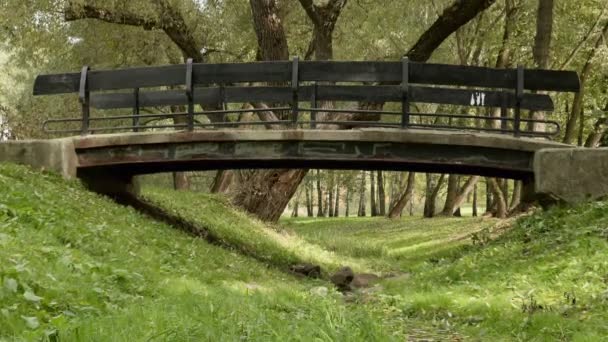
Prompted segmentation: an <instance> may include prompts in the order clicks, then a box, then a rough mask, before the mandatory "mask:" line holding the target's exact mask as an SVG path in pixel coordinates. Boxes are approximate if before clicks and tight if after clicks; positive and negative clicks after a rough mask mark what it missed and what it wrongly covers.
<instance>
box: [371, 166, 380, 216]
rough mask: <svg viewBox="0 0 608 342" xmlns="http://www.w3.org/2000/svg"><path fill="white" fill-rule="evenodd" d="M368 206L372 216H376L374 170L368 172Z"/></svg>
mask: <svg viewBox="0 0 608 342" xmlns="http://www.w3.org/2000/svg"><path fill="white" fill-rule="evenodd" d="M369 184H370V185H369V206H370V212H371V214H372V216H378V207H377V206H376V180H375V177H374V171H370V172H369Z"/></svg>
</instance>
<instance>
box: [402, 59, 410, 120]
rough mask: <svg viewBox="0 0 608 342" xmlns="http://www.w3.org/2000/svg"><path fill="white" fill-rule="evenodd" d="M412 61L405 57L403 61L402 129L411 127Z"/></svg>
mask: <svg viewBox="0 0 608 342" xmlns="http://www.w3.org/2000/svg"><path fill="white" fill-rule="evenodd" d="M409 64H410V59H409V58H407V57H403V59H402V60H401V72H402V74H401V128H407V127H409V125H410V99H409V90H410V67H409Z"/></svg>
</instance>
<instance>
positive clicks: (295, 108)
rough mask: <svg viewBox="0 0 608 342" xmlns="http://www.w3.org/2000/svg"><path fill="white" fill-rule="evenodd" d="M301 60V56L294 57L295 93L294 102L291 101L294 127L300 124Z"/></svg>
mask: <svg viewBox="0 0 608 342" xmlns="http://www.w3.org/2000/svg"><path fill="white" fill-rule="evenodd" d="M299 61H300V58H299V57H294V58H293V63H292V67H291V91H292V94H293V98H292V103H291V120H292V121H293V126H294V128H297V126H298V87H299V79H300V77H299V75H298V71H299V69H298V63H299Z"/></svg>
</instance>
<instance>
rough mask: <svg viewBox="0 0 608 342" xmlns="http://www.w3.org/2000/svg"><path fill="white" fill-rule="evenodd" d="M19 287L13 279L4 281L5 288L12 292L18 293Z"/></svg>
mask: <svg viewBox="0 0 608 342" xmlns="http://www.w3.org/2000/svg"><path fill="white" fill-rule="evenodd" d="M18 286H19V284H18V283H17V281H16V280H15V279H13V278H5V279H4V287H5V288H6V289H7V290H9V291H10V292H13V293H14V292H17V287H18Z"/></svg>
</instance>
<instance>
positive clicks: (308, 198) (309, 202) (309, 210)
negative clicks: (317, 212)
mask: <svg viewBox="0 0 608 342" xmlns="http://www.w3.org/2000/svg"><path fill="white" fill-rule="evenodd" d="M305 190H306V215H307V216H308V217H313V216H314V213H313V211H312V194H311V191H310V190H311V189H310V180H309V181H307V182H306V185H305Z"/></svg>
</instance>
